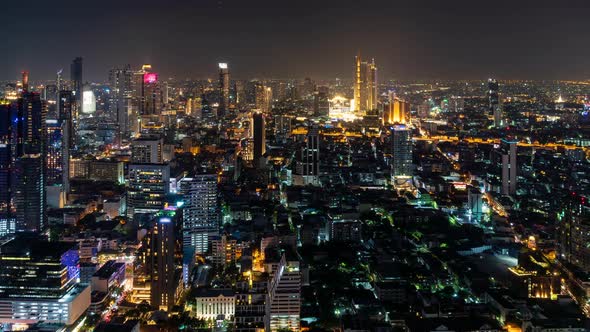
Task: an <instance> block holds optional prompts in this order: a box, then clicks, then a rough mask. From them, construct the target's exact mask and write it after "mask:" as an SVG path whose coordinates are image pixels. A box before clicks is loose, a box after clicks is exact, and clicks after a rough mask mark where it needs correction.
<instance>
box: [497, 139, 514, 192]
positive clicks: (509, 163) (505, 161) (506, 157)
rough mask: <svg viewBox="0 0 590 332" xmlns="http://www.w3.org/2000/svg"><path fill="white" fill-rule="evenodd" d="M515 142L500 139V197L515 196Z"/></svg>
mask: <svg viewBox="0 0 590 332" xmlns="http://www.w3.org/2000/svg"><path fill="white" fill-rule="evenodd" d="M517 143H518V142H517V141H510V140H505V139H502V140H501V141H500V153H501V156H502V195H514V194H516V175H517V170H518V164H517V154H516V149H517Z"/></svg>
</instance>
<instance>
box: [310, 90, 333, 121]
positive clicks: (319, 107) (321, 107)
mask: <svg viewBox="0 0 590 332" xmlns="http://www.w3.org/2000/svg"><path fill="white" fill-rule="evenodd" d="M329 93H330V91H329V89H328V87H327V86H318V88H317V91H315V92H314V100H313V112H314V115H316V116H328V115H329V113H330V100H329Z"/></svg>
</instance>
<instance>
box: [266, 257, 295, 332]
mask: <svg viewBox="0 0 590 332" xmlns="http://www.w3.org/2000/svg"><path fill="white" fill-rule="evenodd" d="M300 316H301V272H300V270H299V261H297V260H287V258H286V255H285V254H282V256H281V259H280V261H279V264H278V266H277V269H276V271H274V275H273V277H272V280H271V282H270V283H269V285H268V292H267V296H266V322H265V330H266V331H271V332H275V331H279V330H283V329H289V330H291V331H299V328H300V323H299V321H300Z"/></svg>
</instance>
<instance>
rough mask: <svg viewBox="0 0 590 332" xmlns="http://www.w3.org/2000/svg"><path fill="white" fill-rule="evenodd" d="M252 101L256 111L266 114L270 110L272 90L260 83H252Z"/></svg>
mask: <svg viewBox="0 0 590 332" xmlns="http://www.w3.org/2000/svg"><path fill="white" fill-rule="evenodd" d="M254 101H255V105H256V109H258V110H260V111H261V112H263V113H268V112H270V111H271V108H272V89H271V88H270V87H268V86H265V85H264V84H262V83H261V82H255V83H254Z"/></svg>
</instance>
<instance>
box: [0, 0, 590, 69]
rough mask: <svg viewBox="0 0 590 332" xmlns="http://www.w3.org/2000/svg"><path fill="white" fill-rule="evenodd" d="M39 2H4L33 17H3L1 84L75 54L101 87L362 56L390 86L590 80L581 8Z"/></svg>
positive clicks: (342, 64) (376, 1)
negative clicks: (125, 77)
mask: <svg viewBox="0 0 590 332" xmlns="http://www.w3.org/2000/svg"><path fill="white" fill-rule="evenodd" d="M33 2H34V3H35V6H31V5H30V4H27V5H23V4H18V3H16V4H15V3H10V4H7V5H6V6H7V7H8V8H6V10H7V11H11V10H16V11H19V10H24V9H26V10H27V13H28V14H29V15H28V16H27V19H26V20H19V19H18V18H17V15H15V16H14V17H11V18H8V22H7V25H6V26H7V29H8V30H7V33H6V35H7V36H8V37H7V43H8V44H14V45H15V46H13V47H12V48H11V50H12V51H11V52H5V53H3V54H2V55H0V72H1V73H2V75H1V76H0V79H2V80H8V79H14V78H16V77H18V76H19V75H20V72H21V71H23V70H29V71H30V72H32V73H34V75H33V77H35V78H36V79H52V78H53V77H54V76H55V73H56V72H57V71H58V70H59V69H61V68H67V66H68V65H69V62H70V60H71V59H72V58H74V57H76V56H82V57H83V58H84V60H85V68H86V72H87V73H86V76H85V79H87V80H88V81H106V78H107V72H108V70H109V69H110V68H111V67H113V66H121V65H125V64H127V63H131V64H132V65H134V66H136V65H141V64H142V63H152V64H154V65H155V66H156V67H157V68H159V71H160V72H161V73H162V75H163V77H176V78H178V79H184V78H198V77H215V73H216V71H215V65H214V64H216V63H219V62H227V63H229V65H230V68H231V70H232V73H233V74H232V76H233V77H235V78H241V79H248V78H252V77H275V78H303V77H313V78H314V79H328V78H335V77H338V78H341V79H347V78H348V77H350V71H349V62H350V57H351V56H350V55H351V54H356V53H357V52H358V51H361V52H362V54H363V55H364V56H370V57H371V58H375V59H376V61H377V62H378V63H379V64H380V68H379V70H380V76H381V77H382V78H383V79H390V78H397V79H483V78H485V77H490V76H491V77H498V78H500V79H586V78H588V77H590V71H589V70H587V69H586V68H589V67H590V60H587V59H585V57H584V56H583V55H584V54H587V53H588V51H590V49H589V46H587V45H584V43H581V42H580V40H583V38H585V36H584V31H585V29H584V24H585V23H584V22H585V17H584V14H583V12H584V9H587V7H588V4H584V3H583V2H581V1H572V2H569V3H568V6H561V7H558V6H556V5H555V4H553V3H551V2H548V1H541V2H535V3H534V4H533V3H532V2H529V1H525V2H519V3H518V4H513V3H510V2H507V1H497V2H495V3H493V4H492V5H489V6H482V5H481V4H472V3H470V2H467V1H463V0H461V1H454V2H453V3H452V4H444V5H443V4H438V3H435V2H433V1H423V2H422V3H419V4H413V5H408V4H403V3H401V2H398V1H390V2H386V1H381V0H370V1H367V2H364V3H363V4H357V3H355V2H352V1H343V2H336V1H332V0H328V1H325V2H322V3H321V4H315V3H313V2H311V1H299V2H297V3H289V4H282V5H277V4H273V3H271V2H269V1H266V0H263V1H258V2H238V1H235V0H229V1H227V0H226V1H202V2H200V3H199V4H198V5H197V4H195V3H190V4H187V3H185V2H182V1H167V2H166V3H163V2H156V1H142V2H141V3H140V2H137V1H127V2H126V3H125V4H116V3H115V2H114V1H111V0H106V1H101V2H100V3H93V4H84V7H82V6H81V5H80V4H76V3H75V2H73V1H69V0H65V1H62V2H61V5H59V6H55V5H53V4H48V3H46V2H41V1H33ZM48 26H52V27H54V28H55V29H56V30H57V31H64V33H63V37H64V38H65V39H66V40H67V41H68V42H67V44H64V45H68V47H55V46H54V45H55V43H56V40H54V39H52V38H46V37H44V36H45V33H42V31H45V28H46V27H48ZM72 26H80V27H81V28H80V29H72V28H71V27H72ZM57 35H59V34H57ZM19 40H27V41H28V42H27V43H19V42H18V41H19ZM16 45H17V46H16ZM39 50H42V52H43V55H44V56H43V58H42V59H40V58H39V57H38V54H39Z"/></svg>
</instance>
